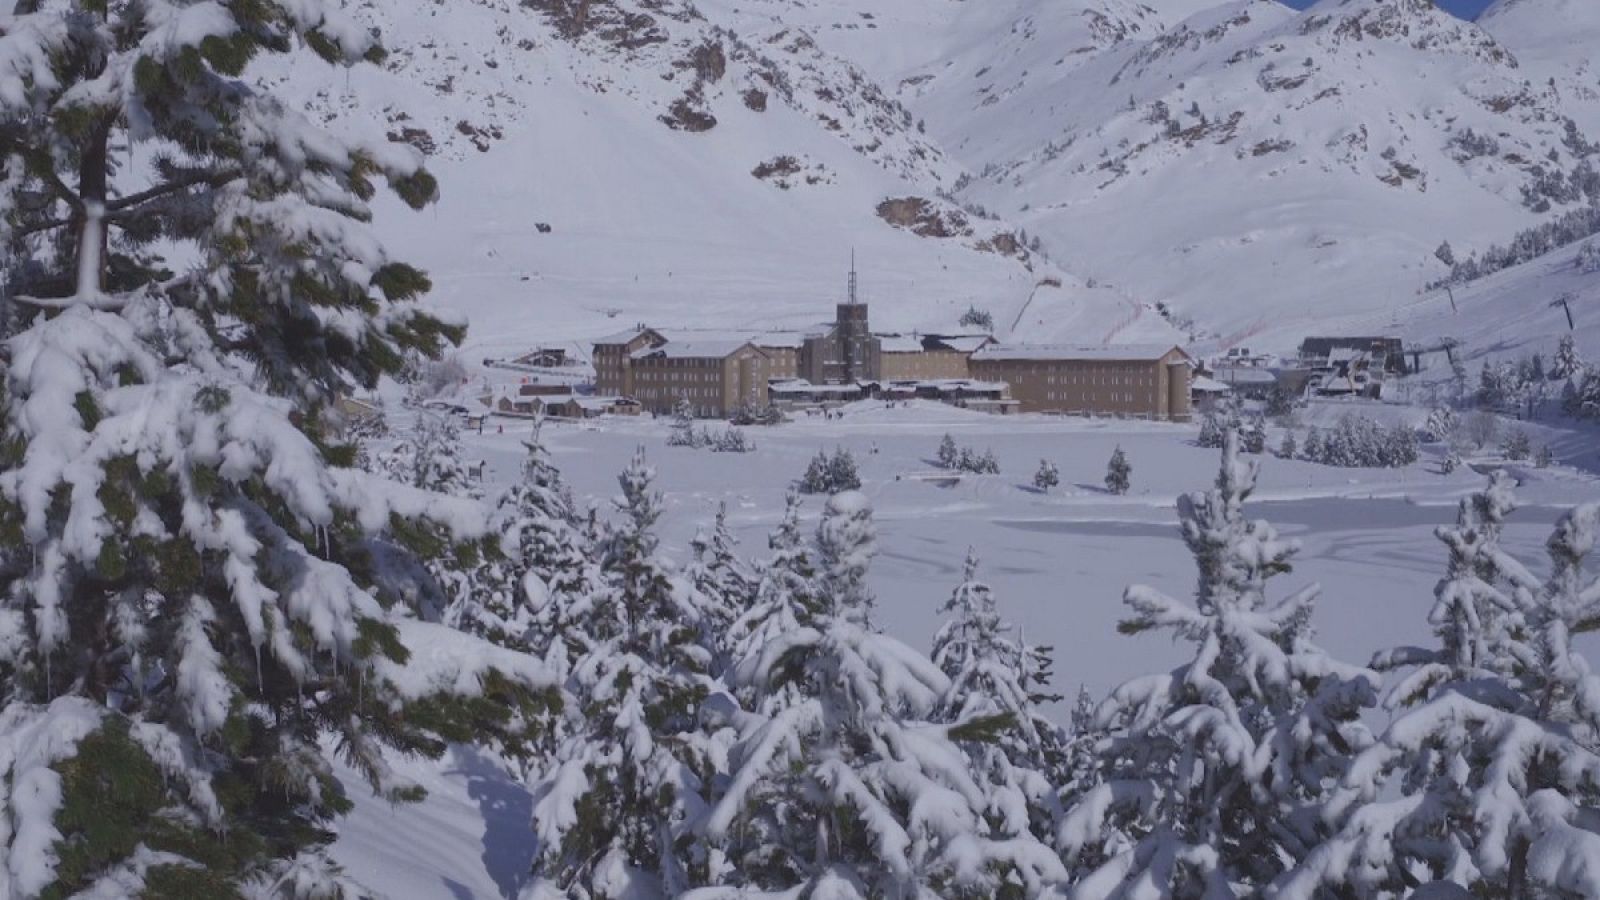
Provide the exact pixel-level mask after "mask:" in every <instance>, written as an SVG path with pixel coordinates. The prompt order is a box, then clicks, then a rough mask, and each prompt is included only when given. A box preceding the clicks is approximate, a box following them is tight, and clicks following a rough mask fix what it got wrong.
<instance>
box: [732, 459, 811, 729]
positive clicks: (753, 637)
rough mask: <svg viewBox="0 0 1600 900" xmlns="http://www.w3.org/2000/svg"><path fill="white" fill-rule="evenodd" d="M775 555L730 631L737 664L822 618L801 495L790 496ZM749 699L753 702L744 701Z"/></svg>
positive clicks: (771, 543)
mask: <svg viewBox="0 0 1600 900" xmlns="http://www.w3.org/2000/svg"><path fill="white" fill-rule="evenodd" d="M767 548H768V549H769V550H770V551H771V553H772V555H771V556H770V557H768V558H767V560H766V561H765V562H764V563H763V565H762V567H761V572H760V578H759V580H758V581H757V583H756V587H755V597H754V602H753V603H752V604H751V606H750V608H749V609H748V610H745V612H744V613H743V614H742V615H740V616H739V618H738V619H735V620H734V622H733V624H732V625H730V626H729V628H728V640H727V642H726V646H727V647H728V648H729V649H730V657H731V659H733V660H735V661H737V660H742V659H747V658H751V657H753V656H755V655H756V654H757V652H758V651H759V650H760V648H761V647H762V646H763V645H764V644H766V642H768V641H770V640H773V639H775V638H779V637H781V636H783V635H785V634H788V633H791V632H792V631H794V629H796V628H798V627H800V623H801V622H802V621H805V620H807V619H808V617H810V616H813V615H815V614H816V613H817V608H816V604H817V596H816V569H815V567H814V566H813V564H812V561H811V553H810V549H809V548H808V547H807V546H806V539H805V535H804V534H803V533H802V532H801V530H800V495H799V494H798V493H796V492H794V491H790V492H789V494H788V496H787V497H786V498H785V501H784V509H783V519H782V521H780V522H779V523H778V527H777V528H776V529H774V530H773V532H772V534H771V535H770V536H769V537H768V538H767ZM744 699H748V697H744Z"/></svg>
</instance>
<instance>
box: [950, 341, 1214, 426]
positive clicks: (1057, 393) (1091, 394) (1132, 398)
mask: <svg viewBox="0 0 1600 900" xmlns="http://www.w3.org/2000/svg"><path fill="white" fill-rule="evenodd" d="M1130 355H1131V356H1132V358H1116V355H1115V353H1107V352H1105V351H1103V350H1097V351H1095V352H1093V353H1086V354H1083V355H1082V356H1077V355H1074V354H1072V353H1071V352H1070V351H1063V352H1061V353H1059V354H1051V353H1049V352H1048V351H1047V350H1045V349H1044V348H1034V349H1030V350H1028V351H1026V352H1018V353H1006V352H1003V351H1002V352H995V353H989V352H980V353H977V354H975V355H974V356H973V357H972V376H973V377H974V378H980V379H983V380H985V381H1004V382H1006V383H1007V384H1009V385H1010V386H1011V396H1012V397H1013V398H1015V399H1016V400H1018V401H1019V402H1020V403H1021V410H1022V411H1023V412H1056V413H1069V414H1078V415H1104V416H1126V417H1129V418H1145V419H1166V420H1172V421H1187V420H1188V419H1189V375H1190V361H1189V357H1188V355H1187V354H1185V353H1184V352H1183V351H1182V350H1180V349H1178V348H1177V347H1173V348H1172V349H1170V350H1168V351H1167V352H1166V353H1163V354H1160V355H1159V356H1157V355H1154V354H1149V355H1146V354H1143V353H1141V354H1137V355H1133V354H1130Z"/></svg>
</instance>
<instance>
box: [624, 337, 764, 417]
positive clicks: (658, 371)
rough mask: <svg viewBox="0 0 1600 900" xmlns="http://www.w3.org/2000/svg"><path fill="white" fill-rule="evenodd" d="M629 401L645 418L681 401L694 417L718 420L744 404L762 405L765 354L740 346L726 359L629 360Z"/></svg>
mask: <svg viewBox="0 0 1600 900" xmlns="http://www.w3.org/2000/svg"><path fill="white" fill-rule="evenodd" d="M629 371H630V373H631V382H632V387H633V391H632V393H631V394H630V396H632V397H634V398H635V399H637V400H638V401H639V403H640V405H641V406H642V407H643V408H644V409H646V410H649V411H650V412H655V413H670V412H672V410H673V407H674V406H675V405H676V404H677V403H678V401H679V400H680V399H682V400H687V401H688V403H689V406H690V407H691V408H692V409H693V410H694V414H695V415H696V416H701V417H705V418H723V417H726V416H729V415H731V414H732V413H733V412H734V410H736V409H738V408H739V407H741V406H744V405H746V404H748V405H751V406H766V405H767V379H768V378H769V377H770V376H769V374H768V373H769V371H770V366H769V365H768V360H767V354H766V353H764V352H763V351H762V350H761V349H760V348H759V347H756V346H755V345H754V344H744V345H743V346H740V347H737V348H735V349H733V350H731V351H729V352H727V353H726V354H719V355H693V354H684V353H674V352H669V350H668V349H666V348H658V349H657V350H655V351H654V352H645V353H642V354H640V355H637V356H635V357H634V358H633V360H632V363H631V366H629Z"/></svg>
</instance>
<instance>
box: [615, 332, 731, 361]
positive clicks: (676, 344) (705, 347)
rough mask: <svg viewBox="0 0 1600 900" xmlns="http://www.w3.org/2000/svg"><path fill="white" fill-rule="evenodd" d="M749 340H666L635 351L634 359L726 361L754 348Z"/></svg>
mask: <svg viewBox="0 0 1600 900" xmlns="http://www.w3.org/2000/svg"><path fill="white" fill-rule="evenodd" d="M754 346H755V345H754V344H752V343H751V342H750V339H749V338H744V337H740V338H712V339H696V340H692V341H674V340H668V341H667V342H666V343H665V344H662V345H661V346H659V347H645V348H643V349H641V350H635V351H634V353H633V358H634V359H646V358H649V357H660V358H663V359H727V358H728V357H729V356H732V355H733V354H734V353H736V352H738V351H740V350H742V349H744V348H745V347H754Z"/></svg>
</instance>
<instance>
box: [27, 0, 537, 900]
mask: <svg viewBox="0 0 1600 900" xmlns="http://www.w3.org/2000/svg"><path fill="white" fill-rule="evenodd" d="M13 6H14V7H15V8H14V9H13V10H12V11H11V12H10V14H9V15H7V16H6V17H5V19H4V24H3V26H0V59H3V60H5V64H4V65H5V67H6V71H7V75H6V76H5V85H6V86H5V88H4V89H0V242H3V244H4V247H5V252H4V253H3V254H0V265H3V266H4V267H5V269H6V272H5V276H6V279H7V282H8V285H9V287H10V288H11V289H12V290H14V291H15V292H16V295H15V296H14V297H12V298H11V299H12V301H13V303H15V304H16V305H17V306H18V307H19V308H23V309H27V310H30V311H32V312H33V313H36V315H34V316H33V318H32V319H31V321H28V322H26V323H23V322H17V323H15V324H16V325H17V326H18V327H17V328H16V330H15V331H13V332H12V333H11V335H10V336H9V337H8V339H7V340H6V341H5V343H4V345H3V349H0V355H3V361H4V364H3V366H0V369H3V372H4V381H3V386H0V393H3V396H0V429H3V432H4V439H3V441H0V446H3V449H0V535H3V536H4V537H3V539H0V544H3V545H4V546H5V548H6V549H5V552H4V555H5V558H6V564H5V565H3V566H0V598H3V599H0V632H3V633H4V634H5V635H6V639H5V640H4V641H3V642H0V702H3V703H4V708H3V710H0V734H3V735H4V736H5V742H6V745H7V748H8V749H7V750H6V752H5V753H4V754H3V758H4V762H3V770H4V771H3V773H0V784H4V785H5V788H4V790H3V792H0V819H3V820H4V822H5V823H6V825H5V828H4V830H3V834H0V856H3V857H4V865H3V874H0V879H3V880H4V883H3V887H0V893H4V894H5V895H7V896H17V897H31V896H37V895H39V894H41V893H48V894H50V895H55V896H67V895H73V894H77V893H79V892H80V891H94V890H98V891H99V893H100V894H101V895H102V896H106V895H126V894H127V893H129V892H142V893H143V894H144V895H145V896H228V895H235V894H239V893H248V894H251V895H252V896H261V897H267V896H288V895H294V896H335V895H345V894H350V893H354V891H355V889H354V888H353V886H352V885H351V884H350V883H349V881H348V880H347V879H346V878H344V877H343V876H342V875H341V874H340V873H339V872H338V870H337V867H336V866H335V865H334V864H333V863H332V862H331V861H330V860H329V858H328V857H327V855H326V854H325V853H324V852H323V850H322V848H323V846H324V845H325V844H326V843H327V842H328V841H329V840H331V838H332V834H331V832H330V830H329V828H328V826H329V825H330V824H331V823H332V822H333V821H334V820H335V819H336V818H337V816H338V815H339V814H340V813H342V812H343V811H345V810H347V809H348V808H349V805H350V801H349V799H348V797H347V795H346V792H345V788H344V786H343V784H342V783H341V780H340V778H339V777H338V774H337V772H336V770H335V769H334V767H333V760H332V759H331V758H330V750H331V752H334V753H337V755H338V756H340V757H341V758H342V759H343V760H344V761H345V762H346V763H348V764H350V765H351V766H353V768H354V770H355V771H356V772H358V773H359V774H360V775H361V776H362V777H364V778H365V779H366V780H367V781H368V782H369V783H370V784H371V785H372V786H373V787H374V788H375V789H376V790H378V791H379V792H380V793H382V794H383V795H385V796H387V797H389V798H392V799H395V800H406V799H414V798H416V797H417V796H419V794H420V790H419V789H418V788H417V786H415V785H414V784H412V783H410V782H408V781H407V780H405V779H404V778H402V777H400V776H398V775H397V774H396V773H395V772H393V771H392V770H391V769H390V767H389V766H388V764H387V762H386V759H385V755H384V748H386V747H387V748H396V749H399V750H401V751H406V752H415V753H423V754H429V755H434V754H438V753H442V752H443V750H444V748H445V745H446V742H447V741H449V740H460V739H466V738H468V737H471V738H473V739H476V740H480V741H490V742H493V741H494V740H495V739H496V738H499V737H503V738H508V739H510V738H515V737H516V736H517V735H516V732H517V731H518V730H519V729H520V722H519V715H520V714H521V713H522V712H524V711H525V710H526V709H527V708H528V707H529V706H531V705H533V704H535V703H537V702H538V701H537V699H536V697H535V692H536V691H542V690H543V686H544V685H545V684H547V682H548V679H547V678H546V676H545V674H544V673H543V672H542V671H541V670H540V669H539V668H538V667H537V665H536V664H535V663H534V662H533V661H532V660H530V659H528V658H527V657H524V656H521V655H518V654H510V653H507V652H505V651H503V650H499V649H498V648H495V647H493V646H492V645H488V644H485V643H483V642H480V641H477V640H475V639H473V638H470V637H468V636H466V635H461V634H458V633H455V632H452V631H450V630H449V629H445V628H442V627H440V626H436V625H428V624H424V623H421V622H419V621H417V620H416V619H415V618H413V617H411V616H410V615H409V614H408V612H407V611H404V610H402V609H399V608H398V607H403V606H404V600H405V597H406V587H407V584H406V583H407V581H408V579H409V573H410V572H411V571H413V570H414V568H415V557H414V555H413V554H412V553H411V552H410V551H408V550H406V549H402V545H404V546H408V547H411V548H414V549H418V550H423V551H426V552H448V549H449V548H450V547H452V546H453V545H457V544H465V543H466V542H468V541H471V540H475V539H476V538H477V537H479V536H481V535H482V533H483V532H484V531H485V530H486V523H485V522H484V516H483V514H482V510H481V508H479V507H477V505H476V504H472V503H469V502H463V501H461V500H459V499H453V498H442V497H436V496H433V495H429V494H425V493H423V492H420V491H417V490H414V489H407V488H388V489H386V488H385V487H384V486H383V485H381V484H379V483H377V482H376V481H375V479H374V478H372V476H370V475H368V474H366V473H363V472H358V471H353V470H350V469H347V468H343V467H342V466H344V465H347V464H348V463H349V462H350V461H351V459H352V458H353V453H352V451H351V448H349V447H339V446H333V445H331V444H329V443H328V442H327V441H326V440H325V438H324V435H323V429H322V425H321V422H322V420H323V411H324V409H325V408H326V406H327V404H328V402H329V401H330V400H331V399H332V396H333V395H334V393H335V392H337V391H340V390H344V389H347V388H349V387H350V386H351V385H352V383H355V384H361V385H366V386H370V385H371V384H372V383H373V382H374V381H375V380H376V378H377V376H378V375H380V374H382V373H384V372H389V371H393V370H395V369H396V368H397V367H398V365H399V363H400V360H401V358H402V353H403V352H404V351H405V350H406V349H407V348H415V349H417V350H420V351H423V352H426V353H437V352H438V350H439V348H440V347H441V345H442V342H443V341H445V340H446V339H452V340H453V339H454V338H456V337H457V336H458V334H459V332H458V330H457V329H454V328H451V327H448V326H446V325H444V324H442V323H441V322H440V321H438V320H437V319H435V318H432V317H430V316H429V315H427V314H426V313H424V312H423V311H422V309H421V307H420V306H419V305H418V304H417V303H416V298H417V297H418V295H419V294H421V293H422V292H423V291H425V290H426V288H427V286H428V282H427V279H426V277H425V276H423V274H422V273H421V272H419V271H418V270H416V269H414V268H412V267H410V266H408V265H405V264H404V263H400V262H397V261H395V260H393V259H391V258H389V257H388V256H387V254H386V253H385V252H384V251H383V249H382V246H381V244H380V243H379V242H377V241H376V240H375V239H374V238H373V236H372V233H371V231H370V230H369V228H368V226H367V225H366V220H367V219H368V218H369V215H370V212H369V209H368V207H367V205H366V201H367V200H368V199H369V198H370V197H371V196H372V194H373V193H374V190H375V181H377V180H386V181H388V182H389V184H390V186H391V187H393V188H394V189H396V191H397V192H398V193H399V194H400V196H401V197H402V199H404V200H405V201H406V202H408V203H409V204H410V205H412V206H421V205H424V204H425V203H427V202H429V201H430V200H432V199H433V197H434V194H435V185H434V182H433V180H432V178H431V177H430V176H428V175H427V173H426V172H425V171H423V170H422V169H421V168H420V166H419V160H418V157H417V155H416V154H415V153H413V152H412V151H411V150H410V149H409V148H401V147H397V146H395V145H390V144H373V145H360V144H355V143H349V142H345V141H343V140H340V139H338V138H335V137H333V136H330V135H328V134H326V133H324V132H322V131H321V130H319V129H318V128H316V127H315V126H314V125H313V124H311V123H310V122H309V121H308V120H307V119H306V118H305V117H304V116H302V115H301V114H299V113H297V112H296V111H295V110H294V109H292V108H290V107H289V106H288V105H286V104H284V103H281V102H280V101H279V100H278V99H277V98H275V97H273V96H271V95H270V94H268V93H264V92H263V91H262V90H261V89H260V88H258V87H256V86H254V85H253V83H252V82H250V81H248V80H245V79H242V78H240V77H239V76H240V75H241V73H242V72H243V70H244V68H245V66H246V65H247V63H248V62H249V61H250V60H251V59H252V58H253V57H255V56H256V55H258V54H262V53H278V52H284V53H301V54H302V55H304V54H303V50H302V48H305V47H309V48H311V49H312V50H313V51H314V52H316V53H317V54H318V55H320V56H322V57H324V58H326V59H328V60H330V61H334V62H339V63H350V62H356V61H359V60H361V59H363V58H370V59H376V58H378V57H379V56H380V55H381V50H380V49H379V48H378V47H377V45H376V44H375V43H374V42H373V39H372V36H371V35H370V34H369V33H368V32H367V31H366V30H365V29H362V28H358V27H355V26H354V24H353V23H351V22H350V21H349V20H347V19H345V18H344V17H343V16H342V15H340V14H339V12H338V11H337V10H336V9H335V8H334V5H333V4H330V3H326V2H321V0H296V2H293V3H288V2H282V0H253V2H249V3H226V4H225V3H173V2H141V3H135V2H115V3H105V2H97V3H91V2H67V0H51V2H43V3H38V2H25V3H19V4H13ZM135 147H137V148H139V150H138V156H139V165H136V166H133V165H129V166H124V165H123V161H124V160H125V159H127V158H128V157H127V155H126V153H125V152H124V149H125V148H126V149H132V148H135ZM174 247H176V248H180V249H179V250H178V253H179V254H180V255H181V258H182V259H183V265H182V266H181V267H180V266H172V268H182V269H183V273H182V274H176V275H175V274H173V273H172V272H170V271H168V270H167V269H168V266H167V265H166V263H165V261H164V260H163V259H162V258H161V257H160V256H159V255H158V254H160V253H162V252H166V251H167V250H168V249H169V248H174ZM191 251H192V252H191ZM269 392H270V393H269ZM407 562H409V563H411V565H410V566H409V567H408V566H407V565H406V564H405V563H407ZM446 693H449V694H450V696H449V697H448V698H446V697H445V696H444V695H445V694H446ZM325 748H326V749H325Z"/></svg>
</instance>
